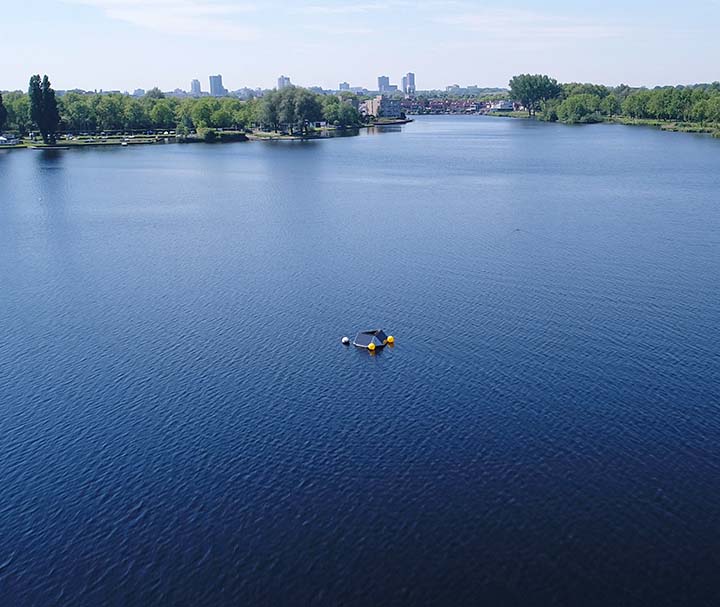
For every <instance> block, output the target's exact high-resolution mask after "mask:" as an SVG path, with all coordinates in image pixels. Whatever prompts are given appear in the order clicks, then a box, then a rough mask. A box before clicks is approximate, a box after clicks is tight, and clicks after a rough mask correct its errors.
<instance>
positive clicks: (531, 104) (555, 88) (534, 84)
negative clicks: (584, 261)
mask: <svg viewBox="0 0 720 607" xmlns="http://www.w3.org/2000/svg"><path fill="white" fill-rule="evenodd" d="M562 92H563V91H562V87H561V86H560V85H559V84H558V83H557V80H555V79H554V78H550V77H549V76H544V75H541V74H534V75H533V74H520V75H519V76H515V77H514V78H513V79H512V80H511V81H510V94H511V96H512V97H513V98H514V99H516V100H517V101H519V102H520V103H522V104H523V106H525V109H526V110H527V112H528V116H533V115H535V113H536V112H537V110H538V109H540V103H541V102H543V101H547V100H548V99H554V98H556V97H559V96H560V95H561V94H562Z"/></svg>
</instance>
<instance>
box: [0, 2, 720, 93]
mask: <svg viewBox="0 0 720 607" xmlns="http://www.w3.org/2000/svg"><path fill="white" fill-rule="evenodd" d="M663 7H666V8H667V9H668V10H663ZM670 9H671V6H670V5H669V3H665V2H660V3H657V2H649V1H646V0H640V1H639V2H637V3H635V4H634V5H633V6H631V7H628V6H627V5H624V4H622V3H620V2H619V1H617V0H609V1H608V2H606V3H604V4H603V5H602V7H601V8H597V6H596V5H591V4H589V3H587V4H586V5H585V6H582V5H578V4H573V3H570V2H568V1H566V0H549V1H548V2H546V3H545V4H544V5H543V7H542V8H536V7H534V6H533V5H532V4H531V3H529V2H516V1H510V2H507V3H505V4H503V5H502V6H501V7H500V8H498V7H497V6H496V5H491V4H488V3H483V2H472V1H465V0H460V1H454V2H437V1H430V2H424V3H421V4H419V5H416V4H415V3H411V2H408V1H405V0H388V1H387V2H384V3H377V2H372V1H369V2H362V0H361V1H359V2H348V1H346V0H335V1H325V2H301V3H298V4H297V5H295V6H293V7H290V8H288V7H285V6H283V4H282V3H280V2H277V1H275V0H272V1H270V2H266V3H263V4H262V5H261V4H260V3H254V2H252V1H249V2H234V1H230V0H54V1H53V0H28V2H26V3H25V4H24V5H23V6H22V8H18V7H17V6H9V7H6V9H5V13H4V28H3V29H4V39H5V45H4V46H5V48H7V49H13V51H14V52H13V54H12V56H9V54H6V56H1V55H0V90H16V89H21V90H24V89H26V88H27V82H28V79H29V77H30V75H31V74H33V73H41V74H45V73H47V74H48V75H49V76H50V78H51V80H52V83H53V86H54V87H55V88H57V89H73V88H80V89H86V90H94V89H103V90H115V89H117V90H123V91H124V90H128V91H132V90H134V89H135V88H145V89H149V88H152V87H153V86H158V87H160V88H161V89H163V90H173V89H176V88H180V89H183V90H188V89H189V87H190V81H191V80H192V79H195V78H197V79H198V80H200V82H201V85H202V88H203V90H205V91H206V90H208V88H209V87H208V76H209V75H210V74H218V73H219V74H222V76H223V83H224V85H225V87H226V88H228V89H229V90H236V89H239V88H243V87H250V88H255V87H261V88H273V87H274V86H275V84H276V80H277V77H278V76H279V75H281V74H285V75H288V76H290V78H291V79H292V82H293V83H294V84H298V85H301V86H322V87H323V88H327V89H335V88H337V86H338V84H339V83H340V82H343V81H347V82H348V83H349V84H350V85H351V86H353V87H354V86H360V87H365V88H368V89H371V90H372V89H375V88H376V87H377V77H378V76H379V75H387V76H389V77H390V79H391V82H393V83H395V84H400V79H401V77H402V75H403V74H404V73H406V72H408V71H412V72H414V73H415V74H416V75H417V88H418V89H419V90H430V89H444V88H445V87H446V86H448V85H451V84H459V85H461V86H469V85H478V86H481V87H507V84H508V80H509V79H510V78H511V77H512V76H513V75H514V74H517V73H524V72H532V73H536V72H541V73H547V74H549V75H551V76H552V77H554V78H557V79H558V80H559V81H561V82H573V81H581V82H596V83H601V84H607V85H617V84H620V83H626V84H630V85H632V86H648V87H653V86H658V85H677V84H694V83H700V82H713V81H716V80H719V79H720V70H718V68H717V67H716V66H715V61H714V57H716V56H717V55H718V53H720V41H718V39H717V36H716V35H715V32H716V29H717V26H716V23H717V22H718V19H719V18H720V2H718V1H717V0H691V1H690V2H689V3H686V5H684V6H683V11H681V12H678V11H677V9H676V8H673V10H672V11H671V10H670ZM28 15H32V24H33V26H34V27H33V29H32V31H30V32H29V31H28V27H29V26H28V23H29V19H28ZM699 17H701V18H699Z"/></svg>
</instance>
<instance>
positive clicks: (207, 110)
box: [0, 76, 372, 145]
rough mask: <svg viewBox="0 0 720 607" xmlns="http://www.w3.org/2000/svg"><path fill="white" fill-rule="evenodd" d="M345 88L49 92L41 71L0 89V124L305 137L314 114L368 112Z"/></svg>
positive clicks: (45, 132)
mask: <svg viewBox="0 0 720 607" xmlns="http://www.w3.org/2000/svg"><path fill="white" fill-rule="evenodd" d="M358 106H359V99H358V97H357V96H356V95H353V94H352V93H342V94H340V95H337V96H336V95H319V94H316V93H313V92H311V91H309V90H307V89H303V88H299V87H288V88H286V89H283V90H281V91H271V92H269V93H267V94H265V95H264V96H263V97H261V98H259V99H250V100H248V101H241V100H239V99H236V98H231V97H224V98H214V97H203V98H197V99H196V98H185V99H178V98H174V97H166V96H165V95H164V94H163V93H162V92H161V91H160V90H159V89H153V90H151V91H148V92H147V93H146V94H145V96H143V97H139V98H136V97H131V96H129V95H123V94H81V93H73V92H69V93H67V94H65V95H64V96H62V97H58V98H56V97H55V92H54V91H53V89H52V88H51V86H50V81H49V80H48V77H47V76H45V77H44V78H43V79H42V80H41V79H40V76H33V77H32V78H31V81H30V87H29V90H28V93H27V94H25V93H22V92H11V93H7V94H6V95H5V99H4V100H3V99H2V97H0V129H3V128H6V129H8V130H9V131H11V132H14V133H17V134H18V135H20V136H26V135H28V133H31V132H34V131H38V132H39V133H40V135H41V136H42V139H43V141H44V142H45V144H46V145H53V144H54V143H55V142H56V141H57V135H58V133H71V134H74V135H76V136H77V135H83V136H87V135H88V134H98V133H101V134H103V135H110V134H112V133H126V134H130V133H133V134H142V133H145V134H149V135H154V134H155V133H157V132H158V131H159V132H160V133H163V132H165V131H168V132H173V134H175V135H176V136H177V137H178V139H181V140H182V139H185V138H187V137H189V136H190V135H191V134H193V133H197V137H198V138H199V139H202V140H205V141H217V140H226V139H227V138H228V135H226V134H224V133H226V132H227V131H231V132H233V131H234V132H240V133H245V132H250V131H253V130H256V131H271V132H275V133H277V134H278V135H279V136H301V137H307V136H309V135H310V134H311V132H312V130H313V129H314V126H315V125H316V124H317V123H319V122H324V123H326V124H327V125H328V126H329V127H330V128H338V129H345V128H355V127H359V126H362V125H363V124H367V123H368V122H369V121H371V120H372V119H371V118H366V117H363V116H361V115H360V112H359V110H358Z"/></svg>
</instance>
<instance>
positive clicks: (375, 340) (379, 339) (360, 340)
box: [353, 329, 395, 352]
mask: <svg viewBox="0 0 720 607" xmlns="http://www.w3.org/2000/svg"><path fill="white" fill-rule="evenodd" d="M394 341H395V340H394V339H393V342H394ZM388 343H390V342H389V338H388V336H387V335H386V334H385V331H383V330H382V329H374V330H371V331H360V333H358V334H357V335H356V336H355V341H353V346H356V347H358V348H366V349H367V350H370V351H371V352H372V351H373V350H375V348H382V347H384V346H386V345H387V344H388Z"/></svg>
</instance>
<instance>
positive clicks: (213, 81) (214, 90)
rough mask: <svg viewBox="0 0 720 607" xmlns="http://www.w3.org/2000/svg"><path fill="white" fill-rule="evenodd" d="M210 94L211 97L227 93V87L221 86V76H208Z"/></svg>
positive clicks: (222, 95)
mask: <svg viewBox="0 0 720 607" xmlns="http://www.w3.org/2000/svg"><path fill="white" fill-rule="evenodd" d="M210 95H211V96H213V97H224V96H225V95H227V89H226V88H225V87H224V86H223V83H222V76H221V75H220V74H218V75H217V76H210Z"/></svg>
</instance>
